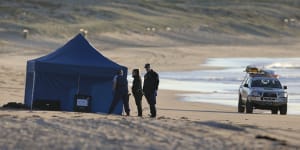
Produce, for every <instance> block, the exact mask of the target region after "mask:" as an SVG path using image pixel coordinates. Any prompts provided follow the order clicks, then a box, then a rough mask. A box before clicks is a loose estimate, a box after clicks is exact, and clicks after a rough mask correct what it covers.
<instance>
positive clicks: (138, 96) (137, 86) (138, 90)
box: [131, 69, 143, 117]
mask: <svg viewBox="0 0 300 150" xmlns="http://www.w3.org/2000/svg"><path fill="white" fill-rule="evenodd" d="M132 77H133V82H132V87H131V91H132V94H133V97H134V100H135V104H136V106H137V110H138V116H139V117H142V116H143V110H142V97H143V91H142V79H141V76H140V71H139V69H133V70H132Z"/></svg>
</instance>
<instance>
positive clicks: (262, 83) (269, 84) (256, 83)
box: [251, 79, 282, 89]
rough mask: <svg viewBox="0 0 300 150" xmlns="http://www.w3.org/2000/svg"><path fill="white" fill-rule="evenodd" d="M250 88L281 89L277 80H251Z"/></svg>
mask: <svg viewBox="0 0 300 150" xmlns="http://www.w3.org/2000/svg"><path fill="white" fill-rule="evenodd" d="M251 87H264V88H280V89H281V88H282V87H281V84H280V82H279V81H278V80H277V79H254V80H252V83H251Z"/></svg>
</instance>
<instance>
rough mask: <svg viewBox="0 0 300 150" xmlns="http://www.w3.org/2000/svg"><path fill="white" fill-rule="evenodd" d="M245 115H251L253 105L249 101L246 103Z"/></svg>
mask: <svg viewBox="0 0 300 150" xmlns="http://www.w3.org/2000/svg"><path fill="white" fill-rule="evenodd" d="M246 113H247V114H252V113H253V105H252V103H251V102H249V101H247V102H246Z"/></svg>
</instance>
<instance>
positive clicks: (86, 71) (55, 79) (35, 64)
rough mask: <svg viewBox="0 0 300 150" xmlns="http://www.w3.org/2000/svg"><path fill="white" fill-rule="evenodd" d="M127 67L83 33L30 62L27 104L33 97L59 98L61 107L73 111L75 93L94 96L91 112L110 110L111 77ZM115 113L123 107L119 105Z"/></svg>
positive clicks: (57, 99)
mask: <svg viewBox="0 0 300 150" xmlns="http://www.w3.org/2000/svg"><path fill="white" fill-rule="evenodd" d="M120 69H122V70H123V71H124V73H125V75H127V68H126V67H124V66H121V65H119V64H117V63H115V62H113V61H111V60H109V59H108V58H106V57H104V56H103V55H102V54H100V53H99V52H98V51H97V49H95V48H94V47H93V46H92V45H91V44H90V43H89V42H88V41H87V40H86V39H85V38H84V37H83V36H82V35H81V34H78V35H77V36H75V37H74V38H73V39H71V40H70V41H69V42H68V43H66V44H65V45H64V46H62V47H61V48H59V49H57V50H56V51H54V52H52V53H50V54H48V55H46V56H43V57H40V58H37V59H33V60H29V61H28V62H27V73H26V87H25V100H24V101H25V104H26V105H27V106H29V105H31V100H33V102H36V101H44V100H47V101H59V103H60V109H61V110H67V111H73V110H74V105H75V104H74V96H75V95H78V94H79V95H80V94H81V95H88V96H91V97H92V100H91V111H92V112H107V111H108V109H109V108H108V107H109V105H110V103H111V100H112V78H113V77H114V75H115V74H116V73H117V71H118V70H120ZM115 112H116V113H121V112H122V107H120V106H119V107H116V111H115Z"/></svg>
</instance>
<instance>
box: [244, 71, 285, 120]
mask: <svg viewBox="0 0 300 150" xmlns="http://www.w3.org/2000/svg"><path fill="white" fill-rule="evenodd" d="M287 102H288V94H287V86H282V85H281V83H280V81H279V79H278V75H276V74H275V73H274V71H272V70H265V69H259V68H257V67H254V66H247V68H246V76H245V78H244V80H243V81H242V84H241V85H240V88H239V100H238V112H240V113H244V112H245V109H246V113H253V109H269V110H271V112H272V114H277V113H278V110H279V111H280V114H283V115H285V114H286V113H287Z"/></svg>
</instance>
